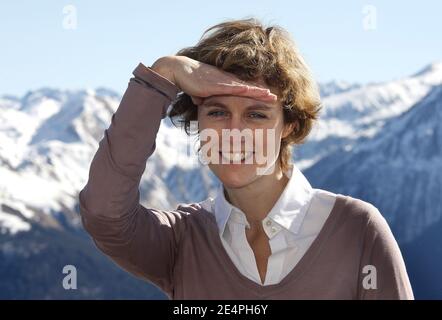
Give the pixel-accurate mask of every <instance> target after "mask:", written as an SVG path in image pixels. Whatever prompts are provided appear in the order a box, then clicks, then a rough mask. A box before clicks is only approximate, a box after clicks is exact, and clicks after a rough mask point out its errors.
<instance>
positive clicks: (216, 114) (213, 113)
mask: <svg viewBox="0 0 442 320" xmlns="http://www.w3.org/2000/svg"><path fill="white" fill-rule="evenodd" d="M225 114H226V112H225V111H221V110H217V111H210V112H208V113H207V115H208V116H209V117H220V116H224V115H225Z"/></svg>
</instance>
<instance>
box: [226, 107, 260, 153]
mask: <svg viewBox="0 0 442 320" xmlns="http://www.w3.org/2000/svg"><path fill="white" fill-rule="evenodd" d="M223 129H226V130H223V133H222V137H221V142H222V146H221V149H222V150H226V146H228V145H230V150H238V151H239V150H242V151H251V150H253V130H252V129H251V128H249V127H248V126H247V124H246V123H245V122H244V121H243V119H242V118H241V116H240V115H232V116H231V117H230V118H229V120H228V121H227V122H226V126H225V127H224V128H223ZM234 145H236V147H234Z"/></svg>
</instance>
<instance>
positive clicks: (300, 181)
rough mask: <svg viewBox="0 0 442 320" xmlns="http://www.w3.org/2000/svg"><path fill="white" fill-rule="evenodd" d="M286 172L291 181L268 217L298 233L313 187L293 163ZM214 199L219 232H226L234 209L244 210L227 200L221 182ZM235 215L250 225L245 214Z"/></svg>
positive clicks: (239, 220)
mask: <svg viewBox="0 0 442 320" xmlns="http://www.w3.org/2000/svg"><path fill="white" fill-rule="evenodd" d="M285 174H286V175H287V177H288V178H289V181H288V183H287V185H286V187H285V188H284V190H283V192H282V193H281V195H280V197H279V199H278V200H277V201H276V203H275V205H274V206H273V208H272V209H271V210H270V212H269V213H268V215H267V217H268V218H270V219H272V220H273V221H274V222H276V223H278V224H279V225H281V226H282V227H284V228H285V229H287V230H288V231H291V232H292V233H294V234H296V233H298V232H299V229H300V227H301V225H302V222H303V220H304V217H305V215H306V213H307V210H308V208H309V206H310V202H311V199H312V197H313V189H312V187H311V185H310V183H309V182H308V180H307V179H306V177H305V176H304V175H303V174H302V172H301V171H300V170H299V169H298V168H297V167H296V166H295V165H291V167H290V168H289V170H288V171H287V172H286V173H285ZM214 201H215V210H214V211H215V218H216V222H217V225H218V230H219V233H220V234H221V235H222V234H224V230H225V227H226V224H227V222H228V220H229V218H230V217H231V213H232V211H233V210H237V211H239V212H242V211H241V210H240V209H239V208H237V207H235V206H233V205H232V204H231V203H230V202H228V201H227V199H226V197H225V194H224V186H223V185H222V184H220V186H219V187H218V189H217V194H216V197H215V200H214ZM234 217H235V219H234V220H235V221H236V222H240V223H243V224H245V225H248V222H247V219H246V218H245V215H235V216H234ZM241 220H242V221H241Z"/></svg>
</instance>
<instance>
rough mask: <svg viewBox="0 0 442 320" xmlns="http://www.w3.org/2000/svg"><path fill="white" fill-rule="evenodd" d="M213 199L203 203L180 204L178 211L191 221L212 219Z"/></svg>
mask: <svg viewBox="0 0 442 320" xmlns="http://www.w3.org/2000/svg"><path fill="white" fill-rule="evenodd" d="M210 201H211V198H208V199H206V200H204V201H201V202H192V203H179V204H178V205H177V208H176V211H177V212H178V213H180V214H181V215H182V216H183V217H185V218H186V219H187V220H189V221H199V220H207V219H211V215H212V214H211V207H210Z"/></svg>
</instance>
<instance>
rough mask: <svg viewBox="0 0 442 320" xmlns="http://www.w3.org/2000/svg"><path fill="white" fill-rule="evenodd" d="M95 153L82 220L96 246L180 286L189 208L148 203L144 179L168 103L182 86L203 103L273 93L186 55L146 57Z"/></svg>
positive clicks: (135, 269) (148, 275)
mask: <svg viewBox="0 0 442 320" xmlns="http://www.w3.org/2000/svg"><path fill="white" fill-rule="evenodd" d="M133 74H134V77H133V78H131V79H130V81H129V85H128V88H127V90H126V92H125V93H124V96H123V98H122V100H121V103H120V105H119V107H118V109H117V111H116V112H115V113H114V114H113V116H112V121H111V124H110V126H109V128H108V129H106V130H105V131H104V136H103V138H102V140H101V141H100V143H99V147H98V150H97V152H96V154H95V156H94V158H93V160H92V163H91V166H90V170H89V179H88V182H87V184H86V186H85V187H84V188H83V189H82V190H81V191H80V194H79V203H80V213H81V218H82V223H83V226H84V228H85V229H86V231H87V232H88V233H89V234H90V235H91V236H92V238H93V240H94V242H95V244H96V245H97V247H98V248H99V249H100V250H101V251H102V252H104V253H105V254H106V255H108V256H109V257H110V258H111V259H113V260H114V261H115V262H116V263H117V264H119V265H120V266H121V267H122V268H124V269H125V270H127V271H129V272H131V273H132V274H134V275H136V276H138V277H141V278H143V279H147V280H148V281H150V282H152V283H154V284H156V285H157V286H158V287H160V288H161V289H162V290H163V291H165V292H166V293H169V294H170V292H171V291H172V290H173V281H172V279H173V269H174V263H175V262H174V257H175V256H176V252H177V248H178V246H179V241H180V238H181V236H182V234H183V233H184V232H185V230H186V214H185V213H183V212H180V211H179V210H178V208H177V210H174V211H164V210H158V209H154V208H146V207H144V206H142V205H141V204H140V203H139V200H140V193H139V183H140V179H141V176H142V174H143V172H144V170H145V166H146V161H147V159H148V158H149V157H150V156H151V155H152V153H153V152H154V150H155V146H156V145H155V139H156V135H157V132H158V129H159V126H160V123H161V119H162V118H164V117H165V116H166V111H167V107H168V106H169V105H170V103H171V102H172V100H173V99H174V98H175V97H176V95H177V93H178V92H179V91H180V90H181V91H184V92H185V93H187V94H189V95H190V96H191V97H192V99H194V101H195V102H196V104H197V102H198V101H199V99H202V98H203V97H207V96H210V95H213V94H227V93H229V94H239V95H248V96H252V97H257V98H259V99H264V100H266V99H267V100H269V99H274V98H276V96H274V95H273V94H271V93H269V92H267V91H266V90H263V89H262V88H258V87H254V86H247V85H246V84H245V83H243V82H242V81H240V80H239V79H236V78H235V77H234V76H233V75H232V74H228V73H226V72H224V71H221V70H218V69H217V68H215V67H213V66H210V65H207V64H202V63H200V62H198V61H195V60H192V59H189V58H186V57H176V56H170V57H163V58H160V59H158V60H157V61H156V62H155V63H154V64H153V65H152V68H149V67H146V66H144V65H143V64H141V63H140V64H139V65H138V66H137V67H136V69H135V70H134V71H133Z"/></svg>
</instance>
